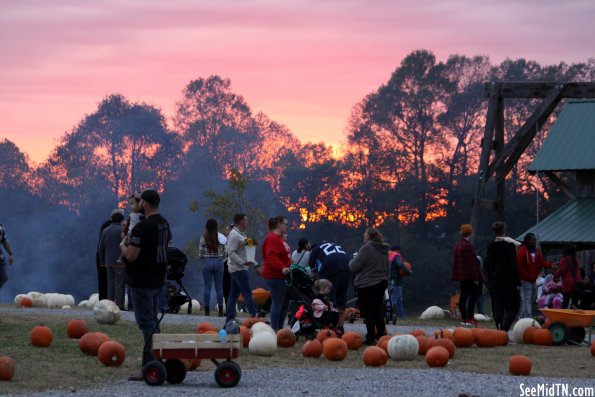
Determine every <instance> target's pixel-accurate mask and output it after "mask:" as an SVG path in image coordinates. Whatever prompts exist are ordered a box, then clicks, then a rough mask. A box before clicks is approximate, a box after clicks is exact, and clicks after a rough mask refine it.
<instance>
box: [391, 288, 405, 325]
mask: <svg viewBox="0 0 595 397" xmlns="http://www.w3.org/2000/svg"><path fill="white" fill-rule="evenodd" d="M390 302H391V303H392V305H393V311H394V312H395V313H397V317H399V318H403V317H405V308H404V307H403V287H401V286H400V285H393V286H392V287H391V289H390Z"/></svg>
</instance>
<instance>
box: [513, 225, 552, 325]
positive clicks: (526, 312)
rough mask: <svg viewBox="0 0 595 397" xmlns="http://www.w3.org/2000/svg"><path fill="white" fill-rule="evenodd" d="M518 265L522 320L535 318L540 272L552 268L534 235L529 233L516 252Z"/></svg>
mask: <svg viewBox="0 0 595 397" xmlns="http://www.w3.org/2000/svg"><path fill="white" fill-rule="evenodd" d="M516 263H517V265H518V267H519V276H520V278H521V313H520V318H526V317H533V302H534V301H535V299H536V298H537V286H536V285H535V280H537V276H538V275H539V272H540V271H541V270H542V269H543V268H545V267H552V264H551V263H550V262H548V261H546V260H545V259H544V258H543V255H541V251H540V250H539V248H537V237H536V236H535V234H534V233H527V234H526V235H525V238H524V239H523V244H522V245H521V246H520V247H519V249H518V250H517V252H516Z"/></svg>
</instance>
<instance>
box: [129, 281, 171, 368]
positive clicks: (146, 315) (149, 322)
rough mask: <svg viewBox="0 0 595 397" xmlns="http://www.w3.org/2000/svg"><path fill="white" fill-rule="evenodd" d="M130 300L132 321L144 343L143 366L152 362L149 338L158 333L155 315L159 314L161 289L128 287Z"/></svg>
mask: <svg viewBox="0 0 595 397" xmlns="http://www.w3.org/2000/svg"><path fill="white" fill-rule="evenodd" d="M128 292H129V293H130V299H131V300H132V306H133V308H134V309H133V310H134V319H135V320H136V324H137V325H138V328H139V329H140V330H141V332H142V333H143V338H144V341H145V344H144V347H143V361H142V365H143V366H144V365H145V364H147V363H148V362H149V361H152V360H154V359H155V358H154V357H153V353H152V352H151V346H152V342H151V337H152V336H153V333H155V334H158V333H159V332H161V331H160V329H159V326H158V322H157V320H158V319H157V315H158V313H159V309H160V308H159V302H160V299H161V295H162V294H163V287H159V288H133V287H129V288H128Z"/></svg>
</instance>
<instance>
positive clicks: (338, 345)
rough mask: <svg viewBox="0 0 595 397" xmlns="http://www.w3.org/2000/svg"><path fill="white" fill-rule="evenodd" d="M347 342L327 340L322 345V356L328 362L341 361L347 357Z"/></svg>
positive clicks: (335, 339)
mask: <svg viewBox="0 0 595 397" xmlns="http://www.w3.org/2000/svg"><path fill="white" fill-rule="evenodd" d="M347 350H349V348H348V347H347V342H345V341H344V340H343V339H339V338H327V339H325V340H324V342H323V343H322V354H323V355H324V357H326V358H327V360H330V361H343V360H344V359H345V357H347Z"/></svg>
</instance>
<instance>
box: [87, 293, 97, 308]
mask: <svg viewBox="0 0 595 397" xmlns="http://www.w3.org/2000/svg"><path fill="white" fill-rule="evenodd" d="M88 300H89V307H95V304H96V303H97V302H99V294H97V293H95V294H91V296H90V297H89V299H88Z"/></svg>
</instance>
